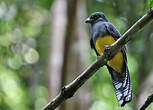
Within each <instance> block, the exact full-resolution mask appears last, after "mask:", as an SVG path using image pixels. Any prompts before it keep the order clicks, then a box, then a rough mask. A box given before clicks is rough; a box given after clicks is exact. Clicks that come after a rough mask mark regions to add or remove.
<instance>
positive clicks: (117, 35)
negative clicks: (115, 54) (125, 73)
mask: <svg viewBox="0 0 153 110" xmlns="http://www.w3.org/2000/svg"><path fill="white" fill-rule="evenodd" d="M105 26H106V29H107V31H108V33H109V34H110V35H112V36H113V38H114V39H115V40H117V39H119V38H120V37H122V35H121V34H120V32H119V31H118V30H117V29H116V28H115V26H114V25H113V24H111V23H109V22H106V23H105ZM122 53H123V56H124V60H125V61H126V62H127V56H126V46H123V48H122Z"/></svg>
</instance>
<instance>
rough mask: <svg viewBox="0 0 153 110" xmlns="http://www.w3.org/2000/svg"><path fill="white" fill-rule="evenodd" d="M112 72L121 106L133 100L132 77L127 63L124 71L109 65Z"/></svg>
mask: <svg viewBox="0 0 153 110" xmlns="http://www.w3.org/2000/svg"><path fill="white" fill-rule="evenodd" d="M107 68H108V70H109V73H110V74H111V78H112V82H113V85H114V90H115V94H116V97H117V101H118V104H119V106H124V105H125V104H126V103H128V102H130V101H131V100H132V87H131V84H130V77H129V71H128V68H127V65H126V64H125V65H124V68H123V72H122V73H118V72H116V71H115V70H113V69H112V68H111V67H109V66H107Z"/></svg>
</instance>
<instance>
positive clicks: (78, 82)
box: [42, 8, 153, 110]
mask: <svg viewBox="0 0 153 110" xmlns="http://www.w3.org/2000/svg"><path fill="white" fill-rule="evenodd" d="M152 19H153V8H151V9H150V10H149V11H148V12H147V14H145V15H144V16H143V17H142V18H141V19H139V20H138V21H137V22H136V23H135V24H134V25H133V26H132V27H131V28H130V29H129V30H128V31H126V32H125V33H124V34H123V36H122V37H121V38H120V39H118V40H117V41H116V42H115V43H114V44H112V45H111V46H108V47H106V48H105V51H104V54H103V55H102V56H101V57H100V58H99V59H98V60H97V61H95V62H94V63H93V64H91V65H90V66H89V67H88V68H87V69H86V70H85V71H84V72H83V73H82V74H80V75H79V76H78V77H77V78H76V79H75V80H74V81H72V82H71V83H70V84H68V85H66V86H65V87H63V88H62V90H61V92H60V93H59V94H58V95H57V96H56V97H55V98H54V99H53V100H52V101H51V102H49V103H48V104H47V105H46V106H45V107H44V108H43V109H42V110H54V109H55V108H56V107H58V106H59V105H60V104H61V103H63V102H64V101H65V100H66V99H68V98H71V97H72V96H73V95H74V93H75V92H76V91H77V90H78V89H79V88H80V87H81V86H82V85H83V84H84V83H85V82H86V81H87V80H88V79H89V78H90V77H91V76H92V75H93V74H94V73H95V72H96V71H97V70H98V69H99V68H100V67H102V66H104V65H105V64H106V62H107V61H108V60H110V59H111V58H112V57H113V56H114V55H115V54H116V53H117V52H118V51H119V50H120V49H121V48H122V47H123V46H124V45H125V44H126V43H127V42H128V41H129V40H131V39H132V37H134V36H130V35H132V34H134V33H135V32H137V31H139V30H140V29H142V28H143V27H144V26H145V25H146V24H148V23H149V22H150V21H151V20H152Z"/></svg>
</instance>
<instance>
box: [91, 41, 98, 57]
mask: <svg viewBox="0 0 153 110" xmlns="http://www.w3.org/2000/svg"><path fill="white" fill-rule="evenodd" d="M90 46H91V48H93V49H94V50H95V52H96V55H97V56H99V54H98V52H97V51H96V48H95V45H94V42H93V39H92V38H91V39H90Z"/></svg>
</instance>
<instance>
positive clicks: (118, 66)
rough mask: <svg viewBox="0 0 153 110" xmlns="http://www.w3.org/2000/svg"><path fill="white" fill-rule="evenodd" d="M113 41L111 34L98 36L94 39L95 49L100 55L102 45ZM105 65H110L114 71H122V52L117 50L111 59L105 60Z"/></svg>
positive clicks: (102, 48)
mask: <svg viewBox="0 0 153 110" xmlns="http://www.w3.org/2000/svg"><path fill="white" fill-rule="evenodd" d="M114 42H115V40H114V38H113V37H112V36H105V37H99V38H98V39H97V40H96V45H95V48H96V51H97V52H98V54H100V55H102V54H103V52H104V49H105V46H104V45H111V44H113V43H114ZM107 65H108V66H110V67H112V68H113V69H114V70H115V71H117V72H120V73H121V71H122V66H123V54H122V52H121V51H120V52H118V53H117V54H116V55H115V56H114V57H113V58H112V59H111V60H109V61H108V62H107Z"/></svg>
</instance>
